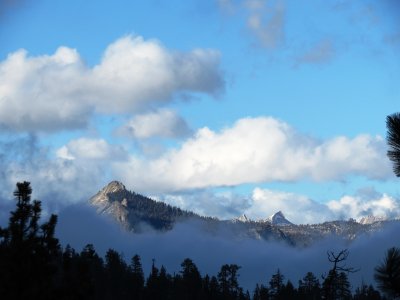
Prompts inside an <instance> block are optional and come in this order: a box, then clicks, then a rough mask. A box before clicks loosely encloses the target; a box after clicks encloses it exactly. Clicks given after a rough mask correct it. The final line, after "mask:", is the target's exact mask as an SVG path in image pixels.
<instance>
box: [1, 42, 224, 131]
mask: <svg viewBox="0 0 400 300" xmlns="http://www.w3.org/2000/svg"><path fill="white" fill-rule="evenodd" d="M223 88H224V79H223V77H222V73H221V71H220V69H219V53H218V52H216V51H214V50H204V49H195V50H193V51H191V52H185V53H178V52H176V51H171V50H169V49H166V48H165V47H163V46H162V45H161V44H160V43H159V42H157V41H155V40H147V41H146V40H144V39H143V38H142V37H140V36H138V37H132V36H126V37H123V38H120V39H118V40H117V41H115V42H114V43H112V44H110V45H109V46H108V47H107V49H106V50H105V52H104V55H103V58H102V60H101V62H100V63H99V64H98V65H95V66H94V67H93V68H89V67H88V66H86V65H85V64H84V63H83V61H82V59H81V57H80V56H79V54H78V52H77V51H76V50H75V49H71V48H67V47H60V48H59V49H57V51H56V52H55V53H54V54H53V55H43V56H37V57H30V56H28V54H27V52H26V51H25V50H19V51H16V52H14V53H11V54H10V55H9V56H8V57H7V58H6V59H5V60H4V61H2V62H0V120H1V122H0V126H2V127H4V128H8V129H14V130H44V131H54V130H58V129H65V128H67V129H71V128H81V127H83V126H85V125H86V123H87V121H88V118H89V117H90V116H91V115H92V114H93V113H94V112H100V113H104V114H112V113H132V112H137V111H138V110H141V109H145V108H149V107H152V106H154V105H159V104H162V103H166V102H168V101H171V100H172V99H173V98H174V96H176V95H177V94H179V93H186V92H201V93H208V94H211V95H216V94H218V93H219V92H221V90H223Z"/></svg>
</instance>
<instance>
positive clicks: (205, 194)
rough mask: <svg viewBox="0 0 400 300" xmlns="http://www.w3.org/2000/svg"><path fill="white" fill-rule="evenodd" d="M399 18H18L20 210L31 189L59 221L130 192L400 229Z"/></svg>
mask: <svg viewBox="0 0 400 300" xmlns="http://www.w3.org/2000/svg"><path fill="white" fill-rule="evenodd" d="M398 13H399V5H398V4H397V3H396V1H395V0H383V1H372V0H371V1H347V0H341V1H339V0H337V1H329V2H328V1H322V0H318V1H311V0H306V1H301V2H300V1H289V0H286V1H285V0H265V1H262V0H236V1H235V0H208V1H200V0H191V1H168V2H166V1H159V0H153V1H135V2H133V1H120V0H118V1H84V2H82V1H74V0H72V1H50V0H37V1H29V0H26V1H16V0H15V1H2V2H0V45H1V47H0V130H1V132H0V135H1V145H0V146H1V153H0V154H1V157H2V158H3V159H2V162H1V164H2V165H1V169H2V171H1V172H2V174H1V176H2V183H1V184H2V185H3V187H2V190H3V192H2V198H3V199H8V198H9V196H8V195H10V194H11V191H12V189H13V186H14V184H15V182H16V181H18V180H28V181H31V182H32V185H33V188H34V191H35V192H36V195H37V197H38V198H40V199H43V200H46V201H47V202H48V203H51V207H52V208H55V209H57V208H59V207H62V206H63V205H66V204H70V203H75V202H79V201H84V199H87V198H88V197H89V196H90V195H92V194H94V193H95V192H96V191H97V190H98V189H100V188H101V187H102V186H103V185H105V184H106V183H107V182H108V181H110V180H112V179H117V180H121V181H122V182H124V184H125V185H126V186H127V188H129V189H131V190H135V191H138V192H141V193H143V194H146V195H149V196H153V197H155V198H157V199H160V200H163V201H166V202H168V203H171V204H174V205H179V206H181V207H183V208H185V209H190V210H195V211H197V212H199V213H201V214H205V215H213V216H218V217H221V218H231V217H235V216H238V215H240V214H242V213H246V214H247V215H249V216H250V217H251V218H254V219H258V218H265V217H267V216H269V215H270V214H272V213H273V212H275V211H277V210H282V211H283V212H284V213H285V214H286V215H287V217H288V218H289V219H291V220H293V221H294V222H295V223H304V222H319V221H324V220H328V219H335V218H349V217H354V218H357V219H360V218H361V217H363V216H366V215H368V214H375V215H386V216H390V217H394V216H398V215H400V202H399V199H400V195H399V193H398V186H399V185H398V184H399V182H398V180H397V178H395V176H394V175H393V173H392V170H391V164H390V162H389V161H388V159H387V158H386V154H385V153H386V150H387V149H386V143H385V131H386V128H385V118H386V116H387V115H388V114H391V113H394V112H397V111H398V107H399V106H398V104H399V100H400V99H399V98H400V85H399V84H398V81H399V77H400V59H399V58H400V57H399V50H400V24H399V21H398ZM2 201H6V200H2Z"/></svg>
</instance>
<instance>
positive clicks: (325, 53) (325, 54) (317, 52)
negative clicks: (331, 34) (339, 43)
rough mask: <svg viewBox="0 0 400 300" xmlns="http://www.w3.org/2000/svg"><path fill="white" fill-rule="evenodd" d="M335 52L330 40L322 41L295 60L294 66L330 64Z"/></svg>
mask: <svg viewBox="0 0 400 300" xmlns="http://www.w3.org/2000/svg"><path fill="white" fill-rule="evenodd" d="M335 54H336V51H335V47H334V45H333V42H332V40H329V39H324V40H321V41H319V42H318V43H317V44H316V45H314V46H313V47H311V48H309V49H308V50H306V51H305V52H304V53H303V54H302V55H300V56H298V57H297V58H296V62H295V66H299V65H302V64H313V65H320V64H325V63H328V62H330V61H331V60H332V59H333V58H334V57H335Z"/></svg>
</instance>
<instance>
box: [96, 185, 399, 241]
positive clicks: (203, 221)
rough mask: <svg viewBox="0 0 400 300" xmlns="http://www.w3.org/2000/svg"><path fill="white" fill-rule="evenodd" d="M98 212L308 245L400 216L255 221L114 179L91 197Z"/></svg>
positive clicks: (143, 223) (137, 225) (143, 225)
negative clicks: (215, 213) (208, 212)
mask: <svg viewBox="0 0 400 300" xmlns="http://www.w3.org/2000/svg"><path fill="white" fill-rule="evenodd" d="M89 204H90V205H91V206H93V207H94V208H95V209H96V211H97V213H99V214H102V215H107V216H109V217H111V218H112V219H114V220H115V221H116V222H117V223H119V224H120V225H121V227H122V228H124V229H125V230H128V231H131V232H135V233H142V232H144V231H145V230H149V229H151V230H156V231H161V232H165V231H168V230H171V229H173V228H174V226H175V225H176V224H177V223H183V224H184V223H185V222H192V223H193V222H195V223H196V224H197V225H199V226H200V228H201V230H204V231H205V232H207V233H209V234H215V233H217V232H219V233H221V232H230V233H232V234H233V236H235V237H237V238H239V239H243V238H250V239H261V240H268V241H270V240H275V241H281V242H284V243H287V244H289V245H293V246H299V247H307V246H309V245H311V244H313V243H315V242H316V241H320V240H322V239H324V238H327V237H331V236H335V237H339V238H342V239H345V240H348V241H351V240H354V239H355V238H357V237H358V236H360V235H365V234H373V233H374V232H376V231H379V230H381V229H382V228H383V227H384V226H386V225H388V224H392V223H399V222H400V220H398V219H397V220H385V219H383V218H374V217H368V218H367V219H363V220H361V221H360V222H356V221H355V220H354V219H350V220H347V221H343V220H338V221H330V222H324V223H320V224H306V225H305V224H300V225H296V224H293V223H292V222H290V221H289V220H288V219H286V218H285V216H284V214H283V212H281V211H279V212H277V213H275V214H273V215H272V216H270V217H269V218H267V219H264V220H258V221H254V220H251V219H249V218H248V217H247V216H246V215H242V216H241V217H239V218H235V219H232V220H219V219H217V218H212V217H205V216H200V215H198V214H196V213H194V212H190V211H185V210H182V209H180V208H178V207H174V206H170V205H168V204H166V203H163V202H160V201H155V200H153V199H150V198H148V197H146V196H143V195H140V194H137V193H135V192H133V191H129V190H127V189H126V187H125V185H124V184H122V183H121V182H119V181H112V182H110V183H109V184H108V185H106V186H105V187H104V188H103V189H102V190H100V191H99V192H98V193H97V194H95V195H94V196H93V197H91V198H90V199H89Z"/></svg>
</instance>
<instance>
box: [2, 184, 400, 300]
mask: <svg viewBox="0 0 400 300" xmlns="http://www.w3.org/2000/svg"><path fill="white" fill-rule="evenodd" d="M31 193H32V189H31V187H30V183H29V182H20V183H17V187H16V190H15V192H14V196H15V200H16V208H15V210H14V211H12V212H11V214H10V218H9V224H8V226H7V227H5V228H0V299H143V300H157V299H160V300H161V299H171V300H172V299H173V300H180V299H182V300H190V299H198V300H202V299H210V300H217V299H224V300H231V299H232V300H236V299H237V300H242V299H243V300H247V299H253V300H264V299H395V297H396V296H400V292H399V289H400V251H399V249H397V248H392V249H389V250H388V252H387V254H386V257H385V260H384V261H383V262H382V264H381V265H380V266H378V267H377V268H376V270H375V272H376V274H375V275H376V281H377V283H378V286H379V288H380V289H381V290H382V291H384V292H385V293H386V295H387V297H391V298H384V297H383V296H382V294H381V293H380V292H379V291H377V290H376V289H375V288H374V287H373V286H372V285H370V284H363V285H362V286H360V287H358V288H356V289H355V290H354V291H353V292H352V289H351V286H350V283H349V281H348V276H347V275H348V273H349V272H355V271H356V270H354V269H352V268H345V267H344V265H343V264H342V263H343V262H344V261H345V260H346V259H347V255H348V254H349V253H348V251H347V250H343V251H341V252H340V253H338V254H335V253H333V252H329V253H328V254H329V255H328V259H329V261H330V262H331V263H332V268H331V269H330V270H327V272H326V274H324V275H323V276H316V275H314V274H313V273H311V272H305V275H304V277H303V278H301V279H300V280H299V281H298V283H297V284H295V283H293V282H291V281H290V280H285V276H284V274H282V273H281V272H280V270H279V269H278V270H276V272H275V274H274V275H272V277H271V278H270V280H269V281H268V282H264V283H257V284H256V283H255V286H254V289H253V290H251V291H248V290H244V289H243V288H242V287H241V286H240V284H239V277H240V274H239V273H240V266H238V265H236V264H224V265H222V266H221V268H220V271H219V272H218V273H217V274H215V275H208V274H204V275H202V274H201V273H200V272H199V270H198V268H197V266H196V264H195V262H193V261H192V260H191V259H190V258H186V259H185V260H184V261H183V262H182V264H181V266H180V267H181V270H180V272H178V273H175V274H170V273H168V271H167V270H166V268H165V267H164V266H163V265H162V264H161V265H158V263H156V261H155V260H153V263H152V267H151V270H149V275H148V276H147V277H146V276H145V272H144V270H143V268H142V264H141V259H140V256H139V255H138V254H135V255H133V256H132V258H131V259H130V261H129V262H127V261H126V260H125V259H124V257H123V256H122V255H121V254H120V253H118V251H116V250H113V249H109V250H108V251H107V253H106V255H105V257H104V258H103V257H101V256H99V255H98V254H97V253H96V250H95V248H94V246H93V245H91V244H88V245H87V246H85V247H84V248H83V249H82V250H81V251H80V252H78V251H76V250H75V249H73V248H72V247H70V246H66V247H64V248H62V247H61V245H60V243H59V241H58V239H57V238H56V237H55V228H56V224H57V216H56V215H51V216H50V217H49V220H48V221H46V222H43V223H40V218H41V203H40V201H37V200H34V201H32V200H31Z"/></svg>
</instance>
